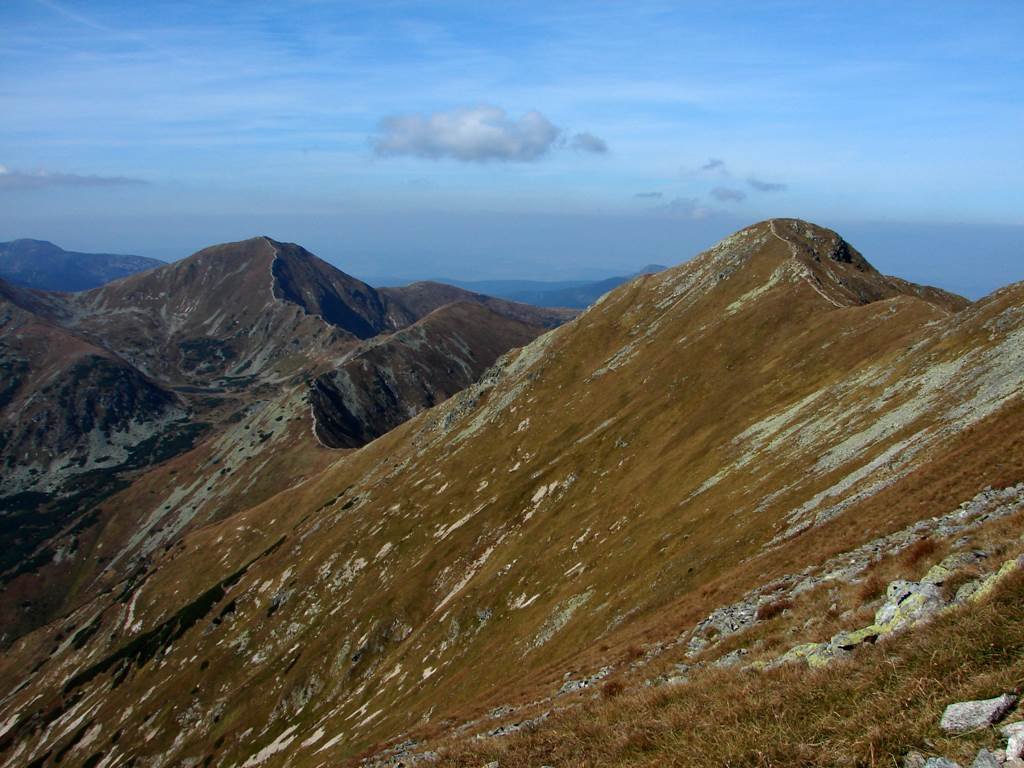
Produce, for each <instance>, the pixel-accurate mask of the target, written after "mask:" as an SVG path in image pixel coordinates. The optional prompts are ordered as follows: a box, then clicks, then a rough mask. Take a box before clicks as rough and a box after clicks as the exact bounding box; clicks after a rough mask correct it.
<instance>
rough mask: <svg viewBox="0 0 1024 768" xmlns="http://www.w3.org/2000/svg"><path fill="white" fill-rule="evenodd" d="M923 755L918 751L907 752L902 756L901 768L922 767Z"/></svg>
mask: <svg viewBox="0 0 1024 768" xmlns="http://www.w3.org/2000/svg"><path fill="white" fill-rule="evenodd" d="M924 762H925V757H924V755H922V754H921V753H920V752H908V753H907V756H906V757H904V758H903V768H924Z"/></svg>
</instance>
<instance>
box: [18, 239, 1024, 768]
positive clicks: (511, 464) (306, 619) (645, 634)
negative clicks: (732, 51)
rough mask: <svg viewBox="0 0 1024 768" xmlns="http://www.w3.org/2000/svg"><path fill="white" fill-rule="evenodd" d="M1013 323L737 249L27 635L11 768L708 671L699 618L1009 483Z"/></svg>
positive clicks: (283, 738) (161, 554)
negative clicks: (678, 664) (634, 670)
mask: <svg viewBox="0 0 1024 768" xmlns="http://www.w3.org/2000/svg"><path fill="white" fill-rule="evenodd" d="M1022 306H1024V288H1022V287H1020V286H1016V287H1013V288H1011V289H1007V290H1005V291H1003V292H1000V293H998V294H995V295H993V296H992V297H989V298H988V299H986V300H984V301H982V302H979V303H978V304H976V305H973V306H967V303H966V302H964V301H963V300H960V299H958V298H956V297H953V296H950V295H948V294H943V293H941V292H937V291H931V290H924V289H919V288H917V287H915V286H910V285H908V284H906V283H903V282H902V281H898V280H893V279H891V278H886V277H884V276H882V275H880V274H878V273H877V272H876V271H875V270H874V269H872V268H871V267H870V265H869V264H867V262H865V261H864V260H863V258H862V257H861V256H860V255H859V254H857V253H856V251H854V250H853V249H852V248H851V247H850V246H849V245H848V244H846V243H844V242H843V241H842V240H841V239H840V238H839V237H838V236H836V235H835V234H834V233H832V232H829V231H827V230H823V229H820V228H817V227H814V226H812V225H808V224H805V223H803V222H798V221H792V220H774V221H771V222H764V223H762V224H759V225H756V226H754V227H751V228H748V229H746V230H743V231H742V232H740V233H737V234H736V235H734V236H732V237H730V238H727V239H726V240H724V241H723V242H722V243H720V244H719V245H717V246H716V247H715V248H713V249H711V250H710V251H708V252H706V253H705V254H702V255H700V256H699V257H697V258H696V259H694V260H693V261H691V262H688V263H687V264H684V265H682V266H680V267H676V268H674V269H671V270H668V271H666V272H664V273H661V274H658V275H652V276H646V277H643V278H640V279H638V280H637V281H634V282H633V283H630V284H628V285H626V286H623V287H621V288H619V289H617V290H616V291H615V292H613V293H612V294H610V295H609V296H608V297H606V298H605V299H604V300H603V301H602V302H600V303H599V304H597V305H596V306H594V307H592V308H591V309H590V310H588V311H587V312H586V313H584V314H583V315H581V316H580V317H579V318H578V319H577V320H576V321H574V322H573V323H571V324H568V325H565V326H562V327H561V328H559V329H556V330H555V331H552V332H550V333H548V334H546V335H545V336H543V337H541V338H539V339H538V340H537V341H535V342H533V343H532V344H530V345H529V346H527V347H525V348H524V349H523V350H521V351H519V352H516V353H512V354H510V355H507V356H506V357H504V358H503V359H502V360H501V361H500V362H499V364H498V365H497V366H495V368H494V369H492V370H491V371H490V372H488V373H487V374H485V376H484V377H483V379H482V380H481V381H480V382H479V383H478V384H475V385H473V386H471V387H469V388H468V389H466V390H465V391H463V392H461V393H459V394H458V395H455V396H454V397H452V398H451V399H449V400H448V401H446V402H445V403H444V404H442V405H440V406H438V407H436V408H434V409H432V410H430V411H427V412H425V413H423V414H420V415H419V416H418V417H416V418H414V419H413V420H411V421H409V422H407V423H406V424H404V425H402V426H400V427H398V428H397V429H395V430H393V431H391V432H389V433H387V434H386V435H384V436H383V437H381V438H379V439H378V440H376V441H374V442H372V443H370V444H369V445H367V446H365V447H364V448H362V449H360V450H358V451H354V452H350V453H347V454H345V455H343V456H340V457H338V458H337V459H336V460H335V461H333V462H332V463H331V464H330V465H329V466H327V467H326V468H325V469H324V470H323V471H322V472H318V473H317V474H315V475H306V476H305V477H304V478H303V479H302V481H301V482H300V483H296V484H295V485H293V486H292V487H291V488H289V489H287V490H284V491H282V492H280V493H278V494H276V495H273V496H270V497H266V498H263V499H260V500H259V503H257V504H255V505H253V506H251V507H249V508H244V509H243V508H239V509H238V510H237V511H235V512H234V513H233V514H231V515H230V516H229V517H223V518H220V519H214V520H213V522H211V523H209V524H208V525H206V526H203V527H195V528H193V529H191V532H190V533H188V534H186V535H185V536H184V538H183V539H181V541H180V543H177V544H172V545H171V546H170V547H168V548H165V549H162V550H154V551H152V552H151V553H150V558H151V567H149V568H148V569H147V570H146V572H145V574H144V575H143V576H140V578H137V579H135V580H133V581H130V582H124V583H121V584H118V585H117V586H116V588H115V586H114V585H111V590H112V591H111V592H110V594H109V595H107V596H101V597H99V598H97V599H95V600H93V601H91V602H89V603H87V604H85V605H83V606H82V607H81V608H79V609H78V610H76V611H75V612H73V613H72V614H71V615H69V616H68V617H67V618H65V619H63V620H61V621H59V622H54V623H53V624H51V625H49V626H47V627H44V628H42V629H40V630H38V631H37V632H35V633H33V634H32V635H30V636H27V637H25V638H22V639H21V640H20V641H19V642H18V643H17V644H16V645H15V646H14V647H13V648H12V649H11V650H10V652H9V653H8V654H6V655H5V657H4V658H3V660H2V661H0V673H2V674H3V675H4V679H9V680H12V681H13V680H17V681H19V682H17V683H16V684H14V685H12V690H11V691H10V692H9V693H7V694H6V696H5V698H4V699H3V704H2V709H0V723H3V724H4V725H3V727H2V728H0V730H3V732H4V733H5V734H6V737H5V738H6V739H7V743H6V745H5V747H4V749H5V753H4V754H5V755H6V756H7V763H6V764H9V765H18V764H27V763H29V762H30V761H32V760H41V762H40V763H39V764H40V765H49V764H54V763H55V762H56V758H57V755H58V754H59V755H61V765H78V764H85V763H89V764H92V765H97V764H104V765H109V766H114V765H126V764H128V763H129V762H130V761H131V760H132V759H134V760H136V762H137V764H147V763H148V764H153V765H164V764H176V763H185V764H206V765H225V766H227V765H245V766H255V765H267V766H277V765H289V766H305V765H308V766H320V765H329V764H336V763H337V762H338V760H339V759H342V758H344V757H346V756H353V755H356V754H358V753H359V752H360V751H362V750H364V749H367V748H369V747H372V746H373V745H378V744H381V743H383V742H387V741H390V740H399V739H404V738H406V737H408V736H412V737H413V738H416V739H420V740H426V741H428V742H429V741H430V740H432V739H436V738H437V737H439V736H442V735H448V736H458V734H459V733H460V732H461V733H467V734H468V733H473V732H476V731H478V730H484V731H486V730H489V729H490V728H492V727H494V726H497V725H499V724H500V723H501V722H502V721H503V720H505V719H511V718H524V717H528V716H529V717H533V716H535V715H536V714H537V713H539V712H543V711H546V710H547V709H550V708H552V707H557V706H558V705H559V702H560V701H563V700H566V699H565V697H569V696H571V692H572V690H573V688H572V686H570V687H569V688H568V690H567V689H566V682H567V680H568V682H572V681H576V680H581V679H587V678H591V677H595V676H600V675H604V676H608V675H616V674H624V673H625V671H626V670H628V669H629V668H630V667H631V665H634V664H638V663H642V664H643V665H646V666H649V667H650V668H652V669H656V668H658V665H659V664H668V663H671V662H674V661H678V660H680V659H682V658H689V656H688V654H690V653H693V654H695V658H696V659H697V660H700V659H703V658H705V657H706V658H709V659H713V658H715V656H716V655H720V654H724V653H726V652H729V651H731V650H733V648H734V646H731V645H730V643H732V642H734V639H733V635H730V634H727V633H724V632H721V630H718V632H717V633H712V632H711V631H710V628H711V626H712V625H711V624H708V623H705V622H704V621H703V620H704V619H705V617H707V616H708V615H709V613H711V612H712V611H714V610H715V609H718V608H720V607H723V606H730V605H732V604H734V603H736V602H737V601H740V600H743V599H744V598H745V596H747V595H749V594H750V593H752V592H753V593H756V595H757V597H758V600H761V599H762V598H763V599H765V600H767V599H769V598H770V596H771V595H773V594H775V593H774V592H773V591H772V590H773V589H775V588H776V586H777V585H780V584H781V585H783V586H785V585H792V584H794V583H796V581H797V580H799V579H804V578H810V577H813V578H816V579H820V582H821V584H820V585H819V586H816V587H815V588H814V589H812V590H810V591H809V592H808V594H809V595H810V596H811V598H813V599H814V600H817V601H820V600H827V599H828V597H827V596H828V594H829V589H830V588H831V586H834V585H835V583H836V581H835V579H837V578H839V579H840V580H842V579H847V578H853V577H855V576H856V573H853V572H851V571H843V570H842V567H846V566H842V567H841V565H842V564H843V563H849V562H853V561H856V560H857V558H859V557H861V558H862V559H863V558H867V561H871V558H874V557H882V556H884V555H886V554H887V551H886V550H885V547H884V546H883V545H882V544H877V545H875V544H872V542H873V541H874V540H876V539H879V537H882V536H886V535H895V534H897V533H900V532H901V531H905V530H909V531H910V533H909V534H906V533H905V534H901V535H902V536H903V538H899V540H900V541H904V540H905V539H906V537H909V536H912V535H914V532H915V531H916V530H917V529H916V528H915V526H917V525H918V524H919V521H922V520H925V519H928V518H931V517H933V516H936V515H944V514H946V513H952V512H954V511H956V510H957V508H958V505H960V503H961V502H965V501H968V500H971V499H972V498H974V497H976V495H977V494H979V492H980V491H982V490H983V489H984V488H985V486H987V485H996V486H997V487H1003V486H1004V485H1012V486H1015V484H1016V483H1019V482H1020V481H1021V480H1022V479H1024V478H1022V463H1021V462H1022V458H1024V446H1022V445H1021V444H1020V442H1019V438H1018V437H1016V436H1018V435H1019V434H1020V433H1021V432H1020V429H1019V427H1020V426H1021V425H1022V424H1024V421H1022V419H1024V415H1022V414H1024V407H1022V404H1021V400H1020V392H1021V384H1022V382H1024V365H1021V363H1022V360H1021V355H1022V351H1021V350H1022V349H1024V345H1022V343H1021V342H1022V341H1024V312H1022V311H1021V307H1022ZM965 459H968V461H965ZM1022 504H1024V502H1022ZM906 540H909V539H906ZM886 541H888V540H886ZM863 545H867V547H868V549H867V550H866V551H868V552H869V553H873V554H870V555H865V556H861V555H855V554H853V553H856V552H858V551H859V550H858V548H859V547H861V546H863ZM872 547H877V551H876V549H872ZM858 562H859V561H858ZM837 572H838V573H842V574H844V575H843V576H841V577H836V576H833V575H832V574H834V573H837ZM830 579H832V582H831V585H830V583H829V580H830ZM839 583H842V582H841V581H840V582H839ZM778 588H780V589H781V588H782V587H778ZM787 588H788V587H787ZM811 598H808V599H811ZM826 605H827V603H826ZM808 619H809V622H808V623H807V624H806V626H805V627H804V628H803V629H802V631H806V632H809V633H814V632H825V631H831V630H832V629H834V627H833V626H831V625H828V626H826V624H825V623H823V622H824V621H825V620H824V619H820V617H819V619H818V623H815V621H814V620H811V619H814V616H813V615H809V616H808ZM827 620H828V621H833V622H834V621H837V620H838V618H837V617H835V616H831V615H830V614H827ZM767 621H768V619H764V622H767ZM851 621H852V619H851ZM744 626H745V628H746V629H750V628H751V627H754V628H755V629H757V628H759V627H767V626H768V625H767V624H758V623H757V621H755V622H751V623H750V624H748V625H744ZM731 631H732V630H730V632H731ZM792 639H793V641H794V642H795V641H796V640H798V639H801V638H796V637H795V636H794V637H793V638H792ZM809 639H815V638H813V637H812V638H809ZM778 650H779V652H781V651H784V650H785V646H782V647H780V648H778ZM605 668H608V669H605ZM26 669H30V670H32V671H31V672H30V673H28V674H27V675H26V674H24V672H23V670H26ZM566 675H568V678H567V677H566ZM560 692H564V693H562V695H561V696H560V695H559V693H560ZM489 713H490V714H489ZM463 724H466V725H467V728H466V730H464V731H460V730H459V728H461V727H462V725H463ZM536 754H540V753H536ZM456 759H459V758H456ZM517 759H518V758H517ZM90 761H91V763H90Z"/></svg>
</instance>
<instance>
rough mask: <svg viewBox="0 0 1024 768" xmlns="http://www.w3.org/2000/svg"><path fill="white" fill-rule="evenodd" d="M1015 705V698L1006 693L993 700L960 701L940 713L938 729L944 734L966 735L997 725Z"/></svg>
mask: <svg viewBox="0 0 1024 768" xmlns="http://www.w3.org/2000/svg"><path fill="white" fill-rule="evenodd" d="M1016 703H1017V697H1016V696H1014V695H1012V694H1009V693H1006V694H1003V695H1002V696H997V697H996V698H994V699H984V700H980V701H961V702H958V703H956V704H950V705H949V706H948V707H946V711H945V712H943V713H942V720H941V721H940V722H939V727H940V728H941V729H942V730H944V731H945V732H946V733H966V732H967V731H973V730H975V729H977V728H986V727H988V726H990V725H992V724H994V723H998V722H999V721H1000V720H1002V719H1003V718H1004V717H1006V715H1007V713H1009V711H1010V710H1011V709H1013V707H1014V705H1015V704H1016Z"/></svg>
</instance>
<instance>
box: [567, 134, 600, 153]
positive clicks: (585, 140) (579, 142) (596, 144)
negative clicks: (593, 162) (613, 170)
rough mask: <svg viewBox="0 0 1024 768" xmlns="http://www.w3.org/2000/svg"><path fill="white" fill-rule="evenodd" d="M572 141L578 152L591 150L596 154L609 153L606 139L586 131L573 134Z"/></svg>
mask: <svg viewBox="0 0 1024 768" xmlns="http://www.w3.org/2000/svg"><path fill="white" fill-rule="evenodd" d="M571 143H572V148H573V149H575V150H576V151H577V152H590V153H591V154H595V155H605V154H607V153H608V144H607V142H605V140H604V139H602V138H600V137H598V136H595V135H594V134H592V133H587V132H585V131H584V132H583V133H577V134H576V135H575V136H573V137H572V142H571Z"/></svg>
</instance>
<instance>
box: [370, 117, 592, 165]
mask: <svg viewBox="0 0 1024 768" xmlns="http://www.w3.org/2000/svg"><path fill="white" fill-rule="evenodd" d="M562 137H563V131H562V129H561V128H559V127H558V126H556V125H555V124H554V123H552V122H551V121H550V120H548V118H546V117H545V116H544V115H542V114H541V113H540V112H537V111H531V112H527V113H526V114H524V115H523V116H522V117H520V118H519V119H518V120H517V119H513V118H512V117H510V116H509V115H508V113H507V112H505V110H503V109H501V108H500V107H495V106H491V105H481V106H477V107H461V108H459V109H453V110H450V111H447V112H434V113H432V114H429V115H392V116H390V117H385V118H384V119H383V120H381V122H380V125H379V126H378V132H377V135H375V136H374V137H372V138H371V140H370V144H371V146H372V147H373V150H374V152H376V153H377V154H378V155H380V156H381V157H398V156H410V157H422V158H427V159H431V160H440V159H445V158H447V159H452V160H459V161H462V162H468V163H486V162H490V161H496V162H510V163H528V162H533V161H535V160H539V159H540V158H542V157H544V156H545V155H546V154H548V153H549V152H550V151H551V150H552V149H554V148H555V147H557V146H560V145H562V144H564V143H565V142H564V140H563V138H562ZM569 146H571V148H572V149H574V150H576V151H578V152H587V153H591V154H605V153H607V152H608V145H607V144H606V143H605V142H604V140H602V139H601V138H599V137H597V136H594V135H593V134H591V133H577V134H576V135H574V136H573V137H572V138H571V139H570V140H569Z"/></svg>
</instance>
